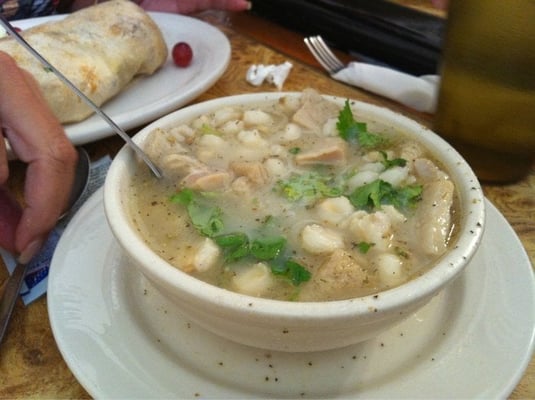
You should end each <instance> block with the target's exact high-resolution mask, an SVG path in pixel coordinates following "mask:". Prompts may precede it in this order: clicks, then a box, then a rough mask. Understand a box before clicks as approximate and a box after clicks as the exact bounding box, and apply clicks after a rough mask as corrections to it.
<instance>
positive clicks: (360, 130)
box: [336, 100, 385, 149]
mask: <svg viewBox="0 0 535 400" xmlns="http://www.w3.org/2000/svg"><path fill="white" fill-rule="evenodd" d="M336 128H337V129H338V134H339V135H340V137H341V138H342V139H344V140H345V141H347V142H357V143H358V144H359V145H360V146H361V147H364V148H368V149H369V148H374V147H378V146H379V145H382V144H384V142H385V139H384V138H383V137H382V136H380V135H377V134H375V133H371V132H368V126H367V125H366V123H364V122H358V121H355V118H354V117H353V112H352V111H351V107H350V106H349V100H346V102H345V105H344V108H343V109H342V110H341V111H340V113H339V114H338V121H337V123H336Z"/></svg>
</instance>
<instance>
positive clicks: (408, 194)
mask: <svg viewBox="0 0 535 400" xmlns="http://www.w3.org/2000/svg"><path fill="white" fill-rule="evenodd" d="M421 194H422V186H421V185H409V186H404V187H401V188H395V187H394V186H392V185H391V184H390V183H388V182H385V181H383V180H381V179H376V180H375V181H373V182H370V183H368V184H366V185H363V186H361V187H358V188H357V189H355V190H354V191H353V193H351V194H350V195H349V201H350V202H351V204H353V206H355V207H356V208H359V209H365V210H371V209H374V208H378V207H380V206H381V205H383V204H391V205H393V206H394V207H396V208H397V209H407V208H410V207H413V206H414V205H416V202H418V201H419V200H420V198H421Z"/></svg>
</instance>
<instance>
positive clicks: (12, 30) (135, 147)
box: [0, 14, 162, 178]
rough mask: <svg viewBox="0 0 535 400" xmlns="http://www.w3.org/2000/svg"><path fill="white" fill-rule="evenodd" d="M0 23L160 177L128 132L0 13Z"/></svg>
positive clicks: (159, 173)
mask: <svg viewBox="0 0 535 400" xmlns="http://www.w3.org/2000/svg"><path fill="white" fill-rule="evenodd" d="M0 24H1V25H3V27H4V28H5V29H6V30H7V31H8V32H9V34H10V35H11V36H12V37H13V38H14V39H15V40H16V41H17V42H18V43H19V44H20V45H21V46H23V47H24V48H25V49H26V50H28V51H29V52H30V54H31V55H32V56H34V57H35V58H36V59H37V60H39V62H41V64H43V65H44V66H45V67H46V68H47V69H48V70H50V71H52V72H53V73H54V74H55V75H56V76H57V77H58V78H59V79H60V80H61V81H62V82H63V83H64V84H65V85H67V86H68V87H69V89H71V90H72V91H73V92H74V93H76V95H78V97H80V99H81V100H83V101H84V102H85V103H86V104H87V105H88V106H89V107H90V108H91V109H93V111H94V112H95V113H97V114H98V115H99V116H100V117H101V118H102V119H103V120H104V121H106V123H107V124H108V125H109V126H110V127H111V128H112V129H113V130H114V131H115V133H117V134H118V135H119V136H120V137H121V138H122V139H123V140H124V141H125V142H126V144H128V145H129V146H130V147H131V148H132V149H133V150H134V151H135V152H136V154H137V155H138V156H139V157H140V158H141V159H142V160H143V161H144V162H145V164H147V165H148V167H149V168H150V169H151V171H152V172H153V173H154V175H155V176H156V177H157V178H161V177H162V171H161V170H160V169H159V168H158V167H157V166H156V165H155V164H154V163H153V162H152V160H151V159H150V158H149V157H148V155H147V154H146V153H145V152H144V151H143V150H141V148H140V147H139V146H138V145H137V144H136V143H135V142H134V141H133V140H132V139H131V138H130V136H128V134H127V133H126V132H125V131H124V130H123V129H122V128H121V127H119V125H117V124H116V123H115V121H113V120H112V119H111V118H110V117H109V116H108V115H107V114H106V113H105V112H104V111H103V110H102V109H101V108H100V107H99V106H97V105H96V104H95V103H94V102H93V101H92V100H91V99H90V98H89V97H87V96H86V95H85V93H84V92H82V91H81V90H80V89H78V88H77V87H76V86H75V85H74V84H73V83H72V82H71V81H70V80H69V79H68V78H67V77H66V76H65V75H63V74H62V73H61V72H60V71H59V70H58V69H57V68H56V67H54V66H53V65H52V64H50V63H49V62H48V61H47V60H46V59H45V58H44V57H43V56H42V55H41V54H40V53H39V52H38V51H37V50H35V49H34V48H33V47H32V46H31V45H30V44H29V43H28V42H27V41H26V40H25V39H24V38H23V37H22V36H21V35H20V34H19V33H18V32H17V31H16V30H15V28H13V26H12V25H11V23H10V22H9V21H8V20H7V19H6V18H5V17H4V16H2V14H0Z"/></svg>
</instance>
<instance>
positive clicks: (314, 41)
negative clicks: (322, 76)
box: [305, 35, 345, 75]
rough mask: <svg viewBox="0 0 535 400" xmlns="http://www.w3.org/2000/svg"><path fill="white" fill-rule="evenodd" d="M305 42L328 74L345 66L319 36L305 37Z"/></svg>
mask: <svg viewBox="0 0 535 400" xmlns="http://www.w3.org/2000/svg"><path fill="white" fill-rule="evenodd" d="M305 44H306V45H307V47H308V49H309V50H310V52H311V53H312V55H313V56H314V57H315V58H316V60H318V62H319V63H320V64H321V66H322V67H323V68H325V69H326V70H327V72H328V73H329V74H330V75H333V74H335V73H337V72H338V71H340V70H342V69H344V68H345V65H344V64H343V63H342V61H340V60H339V59H338V57H336V56H335V55H334V53H333V52H332V51H331V49H330V48H329V46H327V44H326V43H325V41H324V40H323V38H322V37H321V36H319V35H318V36H310V37H307V38H305Z"/></svg>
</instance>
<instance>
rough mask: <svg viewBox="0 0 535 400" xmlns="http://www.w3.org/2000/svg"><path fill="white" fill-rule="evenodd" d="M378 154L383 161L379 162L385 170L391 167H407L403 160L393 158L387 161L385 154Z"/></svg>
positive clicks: (405, 161)
mask: <svg viewBox="0 0 535 400" xmlns="http://www.w3.org/2000/svg"><path fill="white" fill-rule="evenodd" d="M380 153H381V155H382V156H383V161H381V163H382V164H383V165H384V167H385V169H390V168H393V167H404V166H405V165H407V160H405V159H404V158H394V159H392V160H389V159H388V155H387V154H386V152H384V151H381V152H380Z"/></svg>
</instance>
